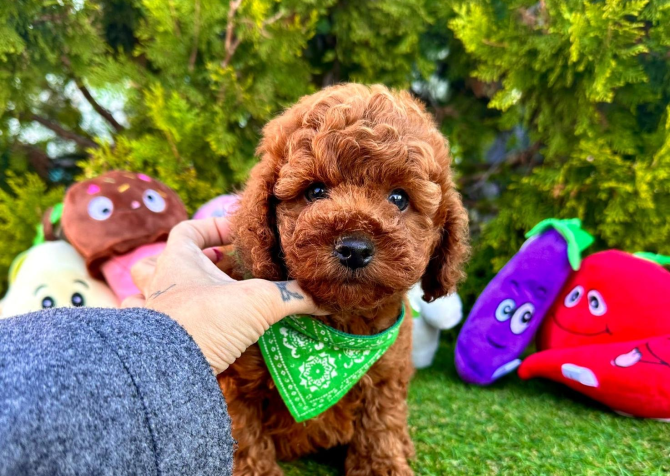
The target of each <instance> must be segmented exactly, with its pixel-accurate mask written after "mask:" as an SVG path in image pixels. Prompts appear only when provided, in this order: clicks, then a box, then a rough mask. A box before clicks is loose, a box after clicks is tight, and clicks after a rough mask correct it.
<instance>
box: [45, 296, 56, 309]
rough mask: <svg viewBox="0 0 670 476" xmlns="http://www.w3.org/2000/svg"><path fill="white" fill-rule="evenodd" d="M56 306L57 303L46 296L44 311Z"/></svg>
mask: <svg viewBox="0 0 670 476" xmlns="http://www.w3.org/2000/svg"><path fill="white" fill-rule="evenodd" d="M55 305H56V302H55V301H54V299H53V298H52V297H51V296H46V297H45V298H44V299H42V309H51V308H52V307H54V306H55Z"/></svg>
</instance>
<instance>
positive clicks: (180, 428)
mask: <svg viewBox="0 0 670 476" xmlns="http://www.w3.org/2000/svg"><path fill="white" fill-rule="evenodd" d="M233 443H234V442H233V440H232V437H231V436H230V420H229V417H228V414H227V410H226V406H225V402H224V400H223V397H222V395H221V393H220V390H219V387H218V386H217V384H216V380H215V378H214V376H213V375H212V371H211V368H210V366H209V365H208V364H207V362H206V361H205V359H204V357H203V356H202V354H201V353H200V351H199V349H198V347H197V346H196V344H195V343H194V342H193V340H192V339H191V338H190V336H189V335H188V334H187V333H186V332H185V331H184V330H183V329H182V328H181V327H180V326H179V325H178V324H177V323H175V322H174V321H172V320H171V319H170V318H168V317H167V316H164V315H162V314H159V313H155V312H152V311H148V310H141V309H127V310H102V309H58V310H53V311H46V312H42V313H35V314H30V315H27V316H21V317H18V318H13V319H8V320H5V321H0V461H2V465H0V474H17V473H18V474H20V473H22V472H29V473H30V474H74V473H78V474H112V473H117V474H118V473H124V474H127V473H138V474H230V471H231V468H232V453H233Z"/></svg>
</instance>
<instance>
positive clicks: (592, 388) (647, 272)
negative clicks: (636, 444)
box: [519, 250, 670, 419]
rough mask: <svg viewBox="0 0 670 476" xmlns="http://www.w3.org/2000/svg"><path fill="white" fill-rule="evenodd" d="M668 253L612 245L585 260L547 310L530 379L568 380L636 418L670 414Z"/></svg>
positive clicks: (527, 367)
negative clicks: (633, 252)
mask: <svg viewBox="0 0 670 476" xmlns="http://www.w3.org/2000/svg"><path fill="white" fill-rule="evenodd" d="M660 264H670V260H669V259H668V258H666V257H662V256H659V255H653V254H649V253H639V254H638V255H637V256H634V255H630V254H628V253H624V252H621V251H616V250H611V251H604V252H600V253H596V254H593V255H591V256H589V257H587V258H585V259H584V260H583V261H582V266H581V268H580V270H579V271H577V272H576V273H574V274H573V276H572V277H571V278H570V279H569V280H568V281H567V283H566V285H565V287H564V288H563V291H562V292H561V293H560V294H559V297H558V299H557V301H556V302H555V303H554V305H553V307H552V309H551V310H550V311H549V313H548V314H547V317H546V319H545V320H544V322H543V323H542V327H541V328H540V331H539V334H538V348H539V349H540V350H541V351H542V352H538V353H536V354H534V355H531V356H529V357H528V358H527V359H526V360H525V361H524V362H523V363H522V364H521V367H520V368H519V375H520V376H521V378H523V379H529V378H533V377H544V378H549V379H552V380H556V381H558V382H561V383H564V384H566V385H568V386H569V387H571V388H573V389H575V390H578V391H580V392H582V393H584V394H585V395H587V396H589V397H591V398H593V399H594V400H597V401H599V402H602V403H604V404H605V405H607V406H609V407H610V408H612V409H614V410H615V411H617V412H619V413H622V414H626V415H629V416H637V417H643V418H656V419H670V272H668V271H667V270H665V269H664V268H663V267H662V266H660Z"/></svg>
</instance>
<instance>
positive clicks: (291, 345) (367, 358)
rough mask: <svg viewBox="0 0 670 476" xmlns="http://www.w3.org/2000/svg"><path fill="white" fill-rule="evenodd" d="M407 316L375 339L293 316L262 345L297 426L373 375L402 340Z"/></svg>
mask: <svg viewBox="0 0 670 476" xmlns="http://www.w3.org/2000/svg"><path fill="white" fill-rule="evenodd" d="M404 317H405V306H404V305H403V307H402V311H401V312H400V316H399V317H398V321H397V322H396V323H395V324H393V326H391V327H390V328H389V329H387V330H385V331H384V332H382V333H380V334H376V335H372V336H359V335H353V334H346V333H344V332H341V331H338V330H336V329H333V328H331V327H328V326H327V325H325V324H323V323H321V322H319V321H317V320H316V319H313V318H311V317H309V316H289V317H287V318H285V319H284V320H282V321H280V322H279V323H277V324H275V325H273V326H272V327H270V328H269V329H268V330H267V331H266V332H265V334H263V337H261V339H260V340H259V342H258V343H259V345H260V348H261V352H262V353H263V358H264V359H265V363H266V365H267V366H268V369H269V370H270V374H271V375H272V379H273V380H274V382H275V384H276V385H277V390H279V394H280V395H281V397H282V399H283V400H284V403H286V406H287V407H288V409H289V411H290V412H291V415H293V418H295V421H297V422H301V421H305V420H309V419H310V418H313V417H315V416H317V415H319V414H320V413H322V412H324V411H326V410H328V409H329V408H330V407H332V406H333V405H335V404H336V403H337V402H338V401H339V400H340V398H342V397H343V396H344V395H345V394H346V393H347V392H348V391H349V390H350V389H351V387H353V386H354V385H355V384H356V382H358V381H359V380H360V378H361V377H362V376H363V374H365V372H367V371H368V369H369V368H370V367H372V364H374V363H375V362H376V361H377V360H378V359H379V358H380V357H381V356H382V355H383V354H384V352H386V351H387V350H388V348H389V347H391V345H392V344H393V343H394V342H395V340H396V338H397V337H398V332H399V330H400V325H401V324H402V321H403V318H404Z"/></svg>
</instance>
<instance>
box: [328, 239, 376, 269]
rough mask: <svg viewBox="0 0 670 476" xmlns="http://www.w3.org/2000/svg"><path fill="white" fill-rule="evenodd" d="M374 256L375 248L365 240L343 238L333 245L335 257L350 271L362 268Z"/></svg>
mask: <svg viewBox="0 0 670 476" xmlns="http://www.w3.org/2000/svg"><path fill="white" fill-rule="evenodd" d="M374 254H375V246H374V245H373V244H372V242H371V241H370V240H368V239H365V238H352V237H347V238H343V239H342V241H340V242H339V243H338V244H337V245H335V256H336V257H337V258H338V259H339V260H340V263H342V264H343V265H344V266H346V267H347V268H350V269H358V268H364V267H365V266H367V265H368V264H369V263H370V261H372V256H373V255H374Z"/></svg>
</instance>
